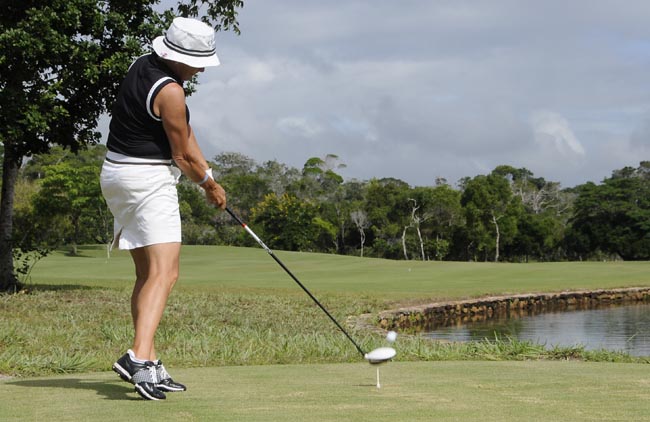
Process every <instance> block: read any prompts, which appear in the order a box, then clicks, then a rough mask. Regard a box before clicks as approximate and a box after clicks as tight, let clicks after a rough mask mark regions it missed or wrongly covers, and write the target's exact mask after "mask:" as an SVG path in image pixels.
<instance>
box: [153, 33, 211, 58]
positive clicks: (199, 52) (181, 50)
mask: <svg viewBox="0 0 650 422" xmlns="http://www.w3.org/2000/svg"><path fill="white" fill-rule="evenodd" d="M163 43H164V44H165V45H166V46H167V48H169V49H170V50H174V51H175V52H177V53H181V54H185V55H186V56H194V57H210V56H214V55H215V53H216V49H215V48H213V49H211V50H189V49H187V48H184V47H181V46H180V45H176V44H174V43H172V42H171V41H169V40H168V39H167V37H165V38H164V39H163Z"/></svg>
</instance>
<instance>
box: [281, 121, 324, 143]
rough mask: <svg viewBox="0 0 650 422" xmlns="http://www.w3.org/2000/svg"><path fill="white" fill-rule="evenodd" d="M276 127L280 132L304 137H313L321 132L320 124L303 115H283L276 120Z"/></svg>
mask: <svg viewBox="0 0 650 422" xmlns="http://www.w3.org/2000/svg"><path fill="white" fill-rule="evenodd" d="M277 127H278V129H280V130H281V131H282V132H284V133H286V134H289V135H295V136H299V137H304V138H313V137H314V136H316V135H318V134H319V133H321V132H322V129H321V128H320V126H319V125H318V124H317V123H316V122H313V121H310V119H307V118H305V117H296V116H290V117H283V118H281V119H280V120H278V123H277Z"/></svg>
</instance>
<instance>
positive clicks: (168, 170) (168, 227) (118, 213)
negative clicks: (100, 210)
mask: <svg viewBox="0 0 650 422" xmlns="http://www.w3.org/2000/svg"><path fill="white" fill-rule="evenodd" d="M109 157H110V155H109ZM180 175H181V171H180V169H178V168H177V167H174V166H171V165H164V164H152V165H148V164H144V163H137V164H136V163H129V164H121V163H119V164H118V163H115V162H110V161H108V160H107V161H104V164H103V166H102V171H101V175H100V184H101V188H102V193H103V195H104V198H105V199H106V203H107V204H108V208H109V209H110V210H111V213H112V214H113V217H114V219H115V220H114V224H113V235H114V238H113V247H115V246H118V247H119V249H135V248H140V247H143V246H148V245H154V244H158V243H170V242H180V241H181V217H180V212H179V209H178V193H177V191H176V184H177V183H178V179H179V178H180Z"/></svg>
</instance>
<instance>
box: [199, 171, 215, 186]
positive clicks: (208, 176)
mask: <svg viewBox="0 0 650 422" xmlns="http://www.w3.org/2000/svg"><path fill="white" fill-rule="evenodd" d="M208 179H214V177H213V176H212V169H211V168H208V169H206V170H205V176H203V179H201V181H200V182H196V184H197V185H202V184H204V183H205V182H207V181H208Z"/></svg>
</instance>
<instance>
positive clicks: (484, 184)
mask: <svg viewBox="0 0 650 422" xmlns="http://www.w3.org/2000/svg"><path fill="white" fill-rule="evenodd" d="M461 204H462V205H463V207H464V209H465V219H466V221H467V226H466V227H467V230H468V234H469V239H470V240H471V242H472V243H473V244H474V245H475V248H476V249H477V250H478V251H480V252H483V254H484V257H485V259H487V256H488V253H489V252H490V251H492V252H493V253H494V258H493V260H494V261H495V262H497V261H498V260H499V253H500V250H501V247H502V243H503V241H504V239H505V240H508V241H510V240H511V239H512V238H513V237H514V235H515V233H516V229H517V226H516V223H517V214H518V213H519V212H520V211H521V209H520V208H519V206H520V204H521V201H518V198H516V197H514V196H513V195H512V191H511V190H510V186H509V184H508V181H507V180H506V178H505V177H503V176H501V175H499V174H490V175H488V176H483V175H479V176H476V177H475V178H473V179H471V180H469V181H467V183H466V185H465V190H464V191H463V194H462V197H461Z"/></svg>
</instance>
